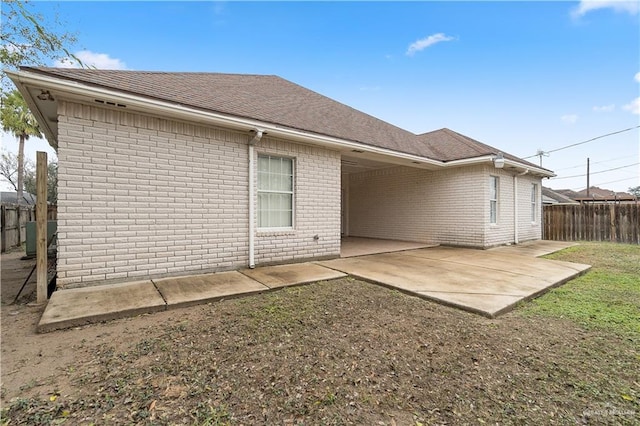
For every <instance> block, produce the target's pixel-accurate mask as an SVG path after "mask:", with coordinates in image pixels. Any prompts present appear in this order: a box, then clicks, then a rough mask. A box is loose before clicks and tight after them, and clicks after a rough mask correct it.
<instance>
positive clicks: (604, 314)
mask: <svg viewBox="0 0 640 426" xmlns="http://www.w3.org/2000/svg"><path fill="white" fill-rule="evenodd" d="M546 258H548V259H555V260H563V261H567V262H577V263H586V264H589V265H592V269H591V270H590V271H589V272H587V273H586V274H585V275H583V276H581V277H578V278H576V279H574V280H572V281H571V282H569V283H567V284H565V285H563V286H561V287H559V288H556V289H554V290H552V291H550V292H549V293H547V294H545V295H544V296H542V297H540V298H538V299H536V300H534V301H532V302H531V303H529V304H527V305H524V306H523V308H522V309H521V310H519V313H521V314H523V315H541V316H553V317H559V318H568V319H570V320H572V321H576V322H577V323H579V324H580V325H581V326H583V327H587V328H598V329H603V330H606V331H610V332H614V333H620V334H623V335H626V336H630V337H631V338H633V339H634V340H637V341H640V246H638V245H630V244H615V243H592V242H585V243H581V244H580V245H579V246H575V247H570V248H568V249H566V250H562V251H560V252H557V253H554V254H551V255H548V256H546Z"/></svg>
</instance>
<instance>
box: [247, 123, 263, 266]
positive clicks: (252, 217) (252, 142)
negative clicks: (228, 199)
mask: <svg viewBox="0 0 640 426" xmlns="http://www.w3.org/2000/svg"><path fill="white" fill-rule="evenodd" d="M252 131H253V132H255V135H254V136H253V138H252V139H251V140H249V268H251V269H253V268H255V267H256V262H255V233H256V232H255V215H256V214H255V159H254V157H255V145H256V144H257V143H258V142H260V139H262V134H263V133H262V129H258V128H255V129H253V130H252Z"/></svg>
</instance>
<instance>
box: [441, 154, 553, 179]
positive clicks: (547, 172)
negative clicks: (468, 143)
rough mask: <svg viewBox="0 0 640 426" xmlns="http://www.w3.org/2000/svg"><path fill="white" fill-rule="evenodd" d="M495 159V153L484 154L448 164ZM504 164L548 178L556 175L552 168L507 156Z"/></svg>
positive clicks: (485, 161) (485, 162)
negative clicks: (536, 165) (532, 164)
mask: <svg viewBox="0 0 640 426" xmlns="http://www.w3.org/2000/svg"><path fill="white" fill-rule="evenodd" d="M494 160H495V155H482V156H479V157H472V158H462V159H459V160H452V161H447V164H448V165H450V166H455V167H459V166H470V165H474V164H487V163H492V164H493V161H494ZM504 166H505V167H510V168H513V169H516V170H517V171H519V172H521V173H532V174H536V175H539V176H541V177H546V178H550V177H554V176H556V175H555V174H554V173H553V172H552V171H550V170H547V169H543V168H541V167H535V166H531V165H529V164H524V163H520V162H518V161H514V160H511V159H507V158H505V159H504Z"/></svg>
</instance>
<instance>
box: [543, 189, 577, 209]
mask: <svg viewBox="0 0 640 426" xmlns="http://www.w3.org/2000/svg"><path fill="white" fill-rule="evenodd" d="M553 204H579V203H578V202H577V201H576V200H574V199H572V198H570V197H568V196H566V195H564V194H561V193H559V192H556V191H554V190H553V189H551V188H547V187H544V186H543V187H542V205H553Z"/></svg>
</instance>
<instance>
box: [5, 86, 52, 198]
mask: <svg viewBox="0 0 640 426" xmlns="http://www.w3.org/2000/svg"><path fill="white" fill-rule="evenodd" d="M0 112H1V116H0V121H1V122H2V130H4V131H5V132H8V133H11V134H12V135H13V136H15V137H16V138H17V139H18V161H17V163H18V164H17V167H18V170H17V177H16V191H17V192H18V202H19V203H22V201H23V200H22V191H23V190H24V143H25V141H27V140H29V138H30V137H31V136H35V137H38V138H39V137H42V132H40V126H39V125H38V122H37V121H36V118H35V117H34V116H33V114H32V113H31V111H29V108H28V107H27V104H26V102H25V101H24V99H23V98H22V95H21V94H20V92H18V91H17V90H14V91H13V92H11V93H9V94H8V95H6V96H4V95H3V96H2V108H1V110H0Z"/></svg>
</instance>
